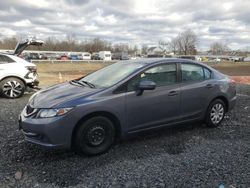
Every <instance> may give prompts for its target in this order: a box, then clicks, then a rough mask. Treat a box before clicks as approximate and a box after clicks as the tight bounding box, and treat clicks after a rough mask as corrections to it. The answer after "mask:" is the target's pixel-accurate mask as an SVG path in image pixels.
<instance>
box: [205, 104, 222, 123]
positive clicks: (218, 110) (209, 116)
mask: <svg viewBox="0 0 250 188" xmlns="http://www.w3.org/2000/svg"><path fill="white" fill-rule="evenodd" d="M225 113H226V105H225V103H224V101H222V100H220V99H215V100H213V101H212V102H211V103H210V104H209V106H208V109H207V113H206V117H205V122H206V125H207V127H218V126H219V125H220V124H221V122H222V121H223V119H224V116H225Z"/></svg>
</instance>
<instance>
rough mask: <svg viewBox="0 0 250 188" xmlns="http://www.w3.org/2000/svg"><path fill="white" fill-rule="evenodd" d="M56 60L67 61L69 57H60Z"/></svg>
mask: <svg viewBox="0 0 250 188" xmlns="http://www.w3.org/2000/svg"><path fill="white" fill-rule="evenodd" d="M57 60H64V61H65V60H69V57H68V56H67V55H61V56H59V57H57Z"/></svg>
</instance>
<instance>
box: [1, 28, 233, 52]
mask: <svg viewBox="0 0 250 188" xmlns="http://www.w3.org/2000/svg"><path fill="white" fill-rule="evenodd" d="M18 41H19V39H18V37H11V38H4V39H2V40H0V49H14V48H15V46H16V44H17V42H18ZM197 44H198V37H197V35H196V34H195V33H194V32H193V31H192V30H186V31H183V32H181V33H179V34H178V35H177V36H176V37H174V38H172V39H171V41H170V42H165V41H164V40H160V41H158V47H160V48H161V49H162V50H163V51H164V52H166V53H169V52H173V53H174V54H177V55H195V54H196V53H197ZM148 48H149V46H148V45H146V44H143V45H142V46H141V48H140V53H141V54H145V55H146V54H147V51H148ZM28 49H29V50H43V51H86V52H91V53H93V52H98V51H103V50H108V51H112V52H120V51H127V52H128V53H129V54H132V55H136V53H138V49H139V48H138V46H137V45H129V44H128V43H115V44H112V43H111V42H110V41H107V40H103V39H100V38H93V39H88V40H84V41H81V42H78V41H77V40H76V39H75V37H74V36H72V35H68V36H67V37H66V39H65V40H58V39H55V38H53V37H48V38H47V39H46V40H45V43H44V45H42V46H39V47H34V46H30V47H29V48H28ZM229 50H230V49H229V47H228V46H227V45H226V44H225V43H222V42H220V41H216V42H213V43H211V46H210V49H209V52H210V53H211V54H213V55H216V54H218V55H222V54H225V53H226V52H228V51H229Z"/></svg>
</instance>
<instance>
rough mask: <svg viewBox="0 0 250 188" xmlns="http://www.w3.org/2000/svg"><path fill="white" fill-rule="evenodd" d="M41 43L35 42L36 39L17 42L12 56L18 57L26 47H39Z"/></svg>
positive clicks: (40, 41)
mask: <svg viewBox="0 0 250 188" xmlns="http://www.w3.org/2000/svg"><path fill="white" fill-rule="evenodd" d="M43 43H44V42H43V41H42V40H37V39H27V40H26V41H24V42H18V43H17V45H16V48H15V50H14V53H13V54H14V55H17V56H18V55H20V54H21V53H22V52H23V50H24V49H25V48H27V47H28V46H30V45H34V46H41V45H42V44H43Z"/></svg>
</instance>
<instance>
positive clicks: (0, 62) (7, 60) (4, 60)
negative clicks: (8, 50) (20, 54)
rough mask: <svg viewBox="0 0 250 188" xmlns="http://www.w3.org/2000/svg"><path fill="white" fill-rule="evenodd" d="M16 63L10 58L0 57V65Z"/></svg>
mask: <svg viewBox="0 0 250 188" xmlns="http://www.w3.org/2000/svg"><path fill="white" fill-rule="evenodd" d="M14 62H15V61H14V60H13V59H11V58H10V57H8V56H5V55H0V64H5V63H14Z"/></svg>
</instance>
